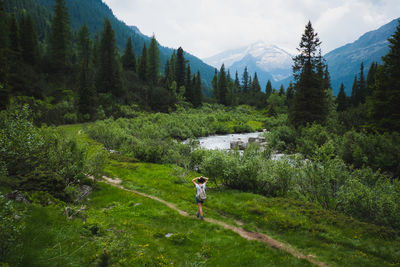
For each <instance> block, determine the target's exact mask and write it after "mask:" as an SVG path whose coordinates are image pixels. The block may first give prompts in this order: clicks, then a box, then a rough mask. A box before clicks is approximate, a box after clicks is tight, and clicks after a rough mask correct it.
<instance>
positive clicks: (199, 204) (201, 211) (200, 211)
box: [197, 202, 203, 217]
mask: <svg viewBox="0 0 400 267" xmlns="http://www.w3.org/2000/svg"><path fill="white" fill-rule="evenodd" d="M197 206H198V207H199V213H200V217H203V207H202V203H201V202H199V203H197Z"/></svg>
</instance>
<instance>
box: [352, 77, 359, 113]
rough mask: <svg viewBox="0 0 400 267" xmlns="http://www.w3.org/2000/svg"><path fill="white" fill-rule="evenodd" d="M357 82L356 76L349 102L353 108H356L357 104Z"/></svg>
mask: <svg viewBox="0 0 400 267" xmlns="http://www.w3.org/2000/svg"><path fill="white" fill-rule="evenodd" d="M358 88H359V86H358V80H357V75H356V76H354V81H353V86H352V87H351V97H350V102H351V105H352V106H353V107H356V106H358V104H359V103H360V102H359V93H358Z"/></svg>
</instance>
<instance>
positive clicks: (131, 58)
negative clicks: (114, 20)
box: [122, 37, 136, 72]
mask: <svg viewBox="0 0 400 267" xmlns="http://www.w3.org/2000/svg"><path fill="white" fill-rule="evenodd" d="M122 67H123V68H124V70H130V71H134V72H136V55H135V52H133V47H132V38H131V37H129V38H128V41H127V42H126V46H125V52H124V55H123V56H122Z"/></svg>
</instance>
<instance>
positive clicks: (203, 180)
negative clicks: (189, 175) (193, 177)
mask: <svg viewBox="0 0 400 267" xmlns="http://www.w3.org/2000/svg"><path fill="white" fill-rule="evenodd" d="M198 181H199V183H201V184H202V183H204V182H205V181H206V179H204V178H203V177H201V178H200V179H199V180H198Z"/></svg>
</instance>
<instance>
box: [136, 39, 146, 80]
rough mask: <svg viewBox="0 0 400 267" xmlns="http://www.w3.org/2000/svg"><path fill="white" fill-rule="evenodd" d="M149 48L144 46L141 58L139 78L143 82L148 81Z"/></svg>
mask: <svg viewBox="0 0 400 267" xmlns="http://www.w3.org/2000/svg"><path fill="white" fill-rule="evenodd" d="M147 62H148V61H147V48H146V44H143V49H142V55H141V56H140V58H139V66H138V71H137V72H138V74H139V78H140V79H141V80H143V81H147V78H148V75H147V69H148V68H147Z"/></svg>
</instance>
